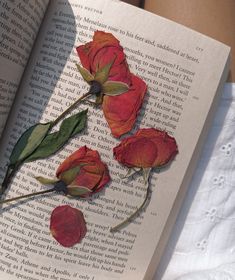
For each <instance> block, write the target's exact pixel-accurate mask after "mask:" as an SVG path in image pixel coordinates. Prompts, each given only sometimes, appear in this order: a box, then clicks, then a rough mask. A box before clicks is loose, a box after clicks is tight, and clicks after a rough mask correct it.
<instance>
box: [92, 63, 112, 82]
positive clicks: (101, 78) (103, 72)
mask: <svg viewBox="0 0 235 280" xmlns="http://www.w3.org/2000/svg"><path fill="white" fill-rule="evenodd" d="M114 61H115V59H113V61H111V62H110V63H108V64H106V65H105V66H104V67H103V68H100V69H99V70H98V71H97V72H96V74H95V81H97V82H99V83H101V85H103V83H105V82H106V81H107V80H108V77H109V71H110V69H111V67H112V66H113V63H114Z"/></svg>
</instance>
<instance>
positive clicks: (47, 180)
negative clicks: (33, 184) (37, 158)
mask: <svg viewBox="0 0 235 280" xmlns="http://www.w3.org/2000/svg"><path fill="white" fill-rule="evenodd" d="M35 179H36V180H37V181H38V182H39V183H41V184H42V185H54V184H55V183H57V182H58V181H59V180H58V179H50V178H45V177H42V176H37V177H35Z"/></svg>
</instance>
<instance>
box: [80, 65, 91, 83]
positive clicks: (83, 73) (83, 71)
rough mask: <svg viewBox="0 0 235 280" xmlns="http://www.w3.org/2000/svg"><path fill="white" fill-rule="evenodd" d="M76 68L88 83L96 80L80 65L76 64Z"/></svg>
mask: <svg viewBox="0 0 235 280" xmlns="http://www.w3.org/2000/svg"><path fill="white" fill-rule="evenodd" d="M76 66H77V68H78V71H79V72H80V74H81V75H82V77H83V79H84V80H85V81H86V82H88V83H89V82H91V81H93V80H94V76H93V75H92V74H91V73H90V72H89V71H88V70H87V69H86V68H83V67H81V66H80V65H79V64H76Z"/></svg>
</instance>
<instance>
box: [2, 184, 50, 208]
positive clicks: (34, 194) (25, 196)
mask: <svg viewBox="0 0 235 280" xmlns="http://www.w3.org/2000/svg"><path fill="white" fill-rule="evenodd" d="M54 191H55V189H54V188H52V189H49V190H45V191H41V192H35V193H30V194H26V195H22V196H17V197H13V198H9V199H5V200H1V201H0V205H2V204H4V203H9V202H12V201H16V200H19V199H23V198H30V197H33V196H37V195H41V194H45V193H50V192H54Z"/></svg>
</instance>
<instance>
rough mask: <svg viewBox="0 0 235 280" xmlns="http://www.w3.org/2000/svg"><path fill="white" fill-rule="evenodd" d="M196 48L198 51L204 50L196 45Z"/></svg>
mask: <svg viewBox="0 0 235 280" xmlns="http://www.w3.org/2000/svg"><path fill="white" fill-rule="evenodd" d="M196 50H197V51H199V52H203V51H204V49H203V48H201V47H196Z"/></svg>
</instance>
